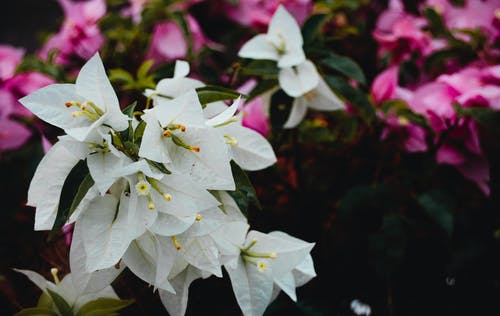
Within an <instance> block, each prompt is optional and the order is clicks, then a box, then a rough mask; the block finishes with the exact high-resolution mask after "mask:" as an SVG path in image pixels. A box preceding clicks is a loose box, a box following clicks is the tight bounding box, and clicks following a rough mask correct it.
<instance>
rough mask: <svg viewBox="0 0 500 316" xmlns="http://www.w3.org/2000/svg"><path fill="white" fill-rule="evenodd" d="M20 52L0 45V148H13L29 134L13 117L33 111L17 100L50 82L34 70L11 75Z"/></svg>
mask: <svg viewBox="0 0 500 316" xmlns="http://www.w3.org/2000/svg"><path fill="white" fill-rule="evenodd" d="M23 55H24V50H23V49H19V48H14V47H12V46H8V45H0V57H1V59H0V151H4V150H13V149H17V148H19V147H21V146H22V145H24V143H25V142H26V141H27V140H28V139H29V138H30V136H31V131H30V130H29V129H28V128H26V127H25V126H24V125H23V124H21V123H20V122H18V121H16V120H15V117H33V114H32V113H31V112H29V111H28V110H27V109H26V108H25V107H23V106H21V104H19V102H18V101H17V99H19V98H21V97H24V96H25V95H27V94H29V93H31V92H33V91H35V90H37V89H39V88H41V87H43V86H46V85H48V84H51V83H54V80H52V79H51V78H49V77H47V76H45V75H43V74H40V73H37V72H28V73H20V74H15V70H16V68H17V67H18V66H19V63H20V62H21V60H22V58H23Z"/></svg>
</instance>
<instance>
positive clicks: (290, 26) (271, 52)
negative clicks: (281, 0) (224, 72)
mask: <svg viewBox="0 0 500 316" xmlns="http://www.w3.org/2000/svg"><path fill="white" fill-rule="evenodd" d="M303 43H304V41H303V39H302V33H301V32H300V27H299V25H298V24H297V21H296V20H295V19H294V17H293V16H292V15H291V14H290V13H288V11H287V10H286V9H285V8H284V7H283V6H282V5H280V6H279V7H278V9H277V10H276V12H275V13H274V15H273V17H272V18H271V21H270V22H269V28H268V30H267V34H259V35H257V36H255V37H254V38H252V39H250V40H249V41H248V42H247V43H245V45H243V47H242V48H241V49H240V51H239V53H238V55H239V56H240V57H243V58H252V59H270V60H276V61H277V62H278V67H280V68H288V67H291V66H296V65H299V64H301V63H302V62H303V61H304V60H305V55H304V51H303V49H302V45H303Z"/></svg>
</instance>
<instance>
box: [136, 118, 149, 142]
mask: <svg viewBox="0 0 500 316" xmlns="http://www.w3.org/2000/svg"><path fill="white" fill-rule="evenodd" d="M145 129H146V122H145V121H141V122H140V123H139V125H137V127H136V128H135V131H134V143H135V142H136V141H138V140H139V139H142V135H144V130H145Z"/></svg>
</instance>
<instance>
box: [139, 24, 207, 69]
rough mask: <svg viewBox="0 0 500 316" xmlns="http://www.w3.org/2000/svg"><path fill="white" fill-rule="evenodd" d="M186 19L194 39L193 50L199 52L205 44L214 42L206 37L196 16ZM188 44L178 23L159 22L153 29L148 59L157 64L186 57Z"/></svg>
mask: <svg viewBox="0 0 500 316" xmlns="http://www.w3.org/2000/svg"><path fill="white" fill-rule="evenodd" d="M186 19H187V22H188V26H189V30H190V32H191V37H192V39H193V47H192V48H193V52H194V53H198V52H199V51H200V50H201V49H202V48H203V47H204V46H205V45H208V44H211V43H212V42H211V41H209V40H208V39H207V38H206V37H205V34H204V33H203V31H202V30H201V27H200V25H199V24H198V22H197V21H196V19H195V18H194V17H192V16H191V15H187V17H186ZM188 45H189V43H188V42H187V40H186V38H185V36H184V32H183V31H182V29H181V27H180V26H179V25H177V23H175V22H172V21H169V22H163V23H159V24H156V25H155V27H154V29H153V35H152V38H151V42H150V45H149V49H148V52H147V54H146V59H152V60H154V61H155V63H156V64H159V63H163V62H168V61H173V60H176V59H185V58H186V57H187V53H188Z"/></svg>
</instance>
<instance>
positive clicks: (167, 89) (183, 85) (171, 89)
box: [144, 60, 205, 100]
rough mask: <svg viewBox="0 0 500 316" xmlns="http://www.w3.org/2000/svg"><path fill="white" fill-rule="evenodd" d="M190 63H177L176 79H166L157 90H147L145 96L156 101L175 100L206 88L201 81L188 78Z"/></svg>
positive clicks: (179, 61) (158, 85)
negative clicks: (193, 90) (190, 92)
mask: <svg viewBox="0 0 500 316" xmlns="http://www.w3.org/2000/svg"><path fill="white" fill-rule="evenodd" d="M188 74H189V63H187V62H186V61H184V60H177V61H176V62H175V68H174V77H173V78H165V79H162V80H160V81H159V82H158V84H157V85H156V89H155V90H152V89H146V91H145V92H144V94H145V95H146V96H147V97H152V98H153V99H154V100H158V99H159V98H162V97H163V98H165V97H166V98H169V99H175V98H177V97H179V96H181V95H183V94H184V93H186V92H188V91H189V90H192V89H196V88H200V87H204V86H205V84H204V83H203V82H201V81H199V80H196V79H192V78H188V77H187V75H188Z"/></svg>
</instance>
